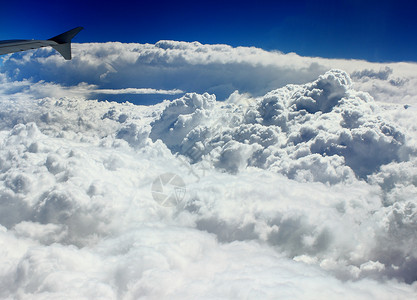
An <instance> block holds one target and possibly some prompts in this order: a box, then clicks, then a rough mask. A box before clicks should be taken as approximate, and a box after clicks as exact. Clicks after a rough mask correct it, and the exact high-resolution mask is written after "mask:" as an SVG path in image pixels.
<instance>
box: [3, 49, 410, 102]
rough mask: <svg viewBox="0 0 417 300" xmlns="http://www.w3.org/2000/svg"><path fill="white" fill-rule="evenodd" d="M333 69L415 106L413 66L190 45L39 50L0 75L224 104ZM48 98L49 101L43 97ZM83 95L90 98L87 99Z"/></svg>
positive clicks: (14, 60)
mask: <svg viewBox="0 0 417 300" xmlns="http://www.w3.org/2000/svg"><path fill="white" fill-rule="evenodd" d="M334 68H338V69H343V70H345V71H347V72H348V73H349V74H350V75H352V79H353V81H354V84H355V87H356V88H357V89H358V90H361V91H367V92H369V93H371V95H372V96H373V97H374V98H375V99H376V100H377V101H384V102H397V103H402V104H409V105H410V104H414V103H415V102H416V101H417V99H416V96H415V95H416V94H417V90H416V88H415V87H416V86H417V84H416V83H417V78H416V77H417V75H416V74H417V65H416V64H413V63H385V64H378V63H369V62H365V61H358V60H349V61H347V60H336V59H323V58H310V57H300V56H298V55H297V54H295V53H288V54H283V53H280V52H268V51H265V50H262V49H258V48H253V47H252V48H249V47H237V48H233V47H231V46H228V45H203V44H200V43H198V42H194V43H185V42H176V41H160V42H158V43H156V44H122V43H105V44H74V58H73V60H72V61H71V62H67V61H64V60H62V59H61V57H60V56H59V54H56V53H55V52H54V50H52V49H40V50H37V51H32V52H25V53H19V54H14V55H11V56H10V55H9V56H7V57H6V58H5V60H4V62H3V66H1V67H0V72H1V73H4V74H6V75H7V79H8V81H24V80H30V82H31V84H33V83H37V82H39V81H46V82H50V83H54V84H58V85H62V86H64V87H68V86H74V85H79V84H81V83H86V84H88V85H95V86H97V88H100V89H122V90H123V89H128V88H136V89H147V88H148V89H155V90H168V91H170V90H181V91H184V92H197V93H200V94H202V93H205V92H208V93H210V94H215V95H216V96H217V99H218V100H225V99H227V98H228V97H229V95H230V94H232V93H233V92H234V91H236V90H238V91H239V92H240V93H249V94H251V95H252V96H254V97H258V96H263V95H264V94H266V93H268V92H270V91H271V90H274V89H277V88H281V87H283V86H285V85H286V84H303V83H307V82H310V81H313V80H315V79H316V78H317V77H318V76H319V75H321V74H323V73H325V72H326V71H328V70H330V69H334ZM85 92H88V91H85ZM125 92H126V90H125ZM168 94H169V93H168ZM49 96H54V95H53V94H52V92H51V94H50V95H49ZM86 96H87V97H88V98H90V99H91V98H92V99H95V97H96V96H94V95H92V96H91V94H88V93H86ZM130 96H131V102H132V101H134V102H136V103H141V102H140V101H141V100H143V102H142V103H149V101H148V100H149V99H148V98H146V99H145V98H143V97H141V96H140V95H130ZM387 97H389V99H387ZM109 98H110V99H111V100H117V97H116V98H112V97H111V96H109ZM100 99H105V96H104V95H103V97H101V98H100ZM119 99H122V100H126V98H125V97H120V98H119ZM156 99H157V101H158V102H159V101H161V99H160V98H156ZM167 99H173V98H170V97H167ZM145 100H147V102H146V101H145ZM154 103H155V102H154Z"/></svg>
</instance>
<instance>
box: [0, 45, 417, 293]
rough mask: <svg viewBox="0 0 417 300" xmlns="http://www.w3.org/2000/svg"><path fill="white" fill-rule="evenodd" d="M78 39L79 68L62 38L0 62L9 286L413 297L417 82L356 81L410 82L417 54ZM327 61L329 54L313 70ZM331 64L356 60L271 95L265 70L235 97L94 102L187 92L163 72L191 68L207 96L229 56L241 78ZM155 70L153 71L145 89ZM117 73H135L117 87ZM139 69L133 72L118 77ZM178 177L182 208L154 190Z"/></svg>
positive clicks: (0, 180)
mask: <svg viewBox="0 0 417 300" xmlns="http://www.w3.org/2000/svg"><path fill="white" fill-rule="evenodd" d="M76 46H77V47H76V51H84V56H82V55H80V56H78V55H79V54H80V53H81V52H78V54H77V53H75V55H74V56H75V57H79V59H87V57H88V58H89V59H90V60H89V61H87V60H86V61H84V63H83V64H81V63H80V61H79V62H78V63H80V64H79V65H77V66H78V67H80V69H79V74H78V75H76V76H79V78H75V77H72V76H75V75H74V74H76V72H75V68H74V66H73V65H71V63H70V64H68V65H66V67H64V62H63V61H61V60H60V59H59V57H58V56H56V57H55V54H52V53H53V52H51V51H49V50H47V49H42V50H39V51H34V52H28V53H26V54H19V55H21V56H20V57H22V58H24V59H27V61H26V64H24V63H22V61H19V60H17V59H16V57H19V56H16V55H14V56H13V55H12V56H9V57H8V58H7V59H6V61H5V63H4V65H3V67H2V72H3V73H1V74H0V90H1V93H0V224H1V226H0V243H1V244H2V245H3V246H2V249H1V251H2V255H1V257H2V258H1V259H0V265H1V268H0V297H2V298H16V297H24V298H41V299H43V298H48V297H55V298H56V297H66V298H75V299H76V298H82V297H87V298H93V297H100V298H103V299H136V298H139V297H145V298H155V299H172V298H174V299H175V298H178V299H194V298H196V297H198V298H202V299H210V298H228V297H229V298H230V297H238V298H266V299H274V298H277V297H279V298H291V299H294V298H295V299H297V298H299V299H322V298H334V299H351V298H353V297H354V298H358V299H369V298H370V297H371V298H378V299H393V298H394V299H395V298H398V299H400V298H401V299H412V298H415V297H416V295H417V286H416V280H417V278H416V275H415V272H414V270H415V266H416V262H417V252H416V250H415V244H416V242H417V236H416V232H417V230H416V229H417V228H416V224H417V220H416V216H417V211H416V208H417V204H416V200H415V199H417V198H416V195H417V180H416V176H417V175H416V174H417V159H416V153H417V152H416V150H417V135H416V132H417V126H416V125H415V122H414V119H415V108H414V107H413V104H412V105H411V106H410V107H408V108H405V107H404V106H403V105H398V104H397V103H396V102H398V101H397V100H398V98H397V97H399V95H406V94H407V93H409V92H410V89H411V86H408V85H407V84H403V85H400V84H398V85H396V86H395V87H394V86H393V87H394V91H398V92H399V93H398V94H395V93H394V94H393V96H392V98H391V96H390V94H389V93H386V92H384V91H383V90H379V91H380V93H381V94H380V95H381V96H384V97H385V98H384V99H385V102H381V101H376V100H375V99H374V98H373V97H372V96H371V95H370V94H368V93H367V92H364V91H363V90H358V86H363V87H365V86H366V85H365V83H370V82H371V83H372V82H374V83H375V82H379V83H380V84H381V86H382V84H383V83H384V82H388V81H390V80H394V79H395V78H396V77H398V78H399V77H400V76H404V78H406V79H407V80H409V82H412V81H413V80H414V79H413V78H414V77H413V76H414V75H413V65H412V64H406V65H401V66H400V65H396V64H393V65H390V66H389V68H390V69H385V68H380V67H381V65H378V64H368V63H364V64H363V65H362V62H355V61H353V62H350V61H330V60H324V59H318V58H317V59H316V58H300V57H298V56H297V55H295V54H282V53H273V52H266V51H263V50H260V49H255V48H232V47H229V46H226V45H209V46H208V45H201V44H199V43H181V42H160V43H158V44H156V45H138V44H128V45H124V44H118V43H109V44H104V45H100V44H90V45H76ZM26 55H27V56H26ZM82 57H84V58H82ZM29 58H30V60H29ZM278 58H279V59H278ZM138 61H139V63H138ZM146 61H147V62H148V66H147V67H146V68H143V69H141V70H140V71H139V70H137V67H138V66H146V63H145V62H146ZM312 61H316V62H317V61H320V62H321V65H318V66H317V65H315V66H313V67H311V68H310V67H307V69H302V68H305V67H306V64H305V62H312ZM73 62H75V63H77V60H76V59H75V60H74V61H73ZM326 63H328V64H329V65H330V64H336V63H339V64H345V65H346V66H347V67H348V70H347V72H345V71H341V70H337V69H332V70H330V71H327V72H325V71H323V72H322V73H321V74H319V75H317V76H316V77H315V78H314V79H313V80H310V81H309V82H305V83H302V84H295V83H296V82H292V83H291V84H289V85H286V86H283V87H280V88H278V89H271V90H268V91H267V92H265V93H264V94H261V91H262V90H263V89H267V88H268V87H265V86H261V85H258V84H260V82H261V81H259V82H256V84H255V85H254V86H253V87H250V86H249V87H248V88H247V89H245V88H243V89H240V88H237V89H233V90H232V88H234V84H232V85H231V86H230V88H231V89H230V90H232V92H231V95H230V97H229V95H227V97H228V99H227V101H219V100H218V97H216V95H213V94H210V93H201V94H199V93H187V94H185V95H181V94H178V96H177V97H178V99H175V100H173V101H162V102H159V103H157V104H155V105H150V106H138V105H133V104H132V103H115V102H106V101H96V100H87V99H86V98H88V97H90V96H91V97H94V95H96V94H94V93H95V92H96V91H100V90H101V91H100V92H103V91H102V90H108V91H105V92H109V93H113V92H114V93H116V94H117V96H119V93H125V92H129V93H132V92H138V93H141V92H152V93H158V92H163V93H167V94H169V93H173V94H174V93H176V92H180V91H178V90H180V89H181V90H182V91H189V90H188V89H185V88H183V87H184V86H180V85H178V86H177V84H173V85H172V86H168V85H165V84H161V85H157V84H156V83H157V80H155V78H157V77H158V76H161V74H164V72H163V71H166V73H167V76H168V77H169V76H173V77H175V76H178V78H177V80H178V81H177V82H182V81H181V80H183V79H185V78H186V76H179V75H181V74H182V73H181V71H180V70H181V68H183V70H184V72H185V73H187V72H188V71H189V70H194V71H195V72H194V71H193V72H194V73H193V72H190V73H189V74H192V75H193V76H191V75H190V76H191V77H194V76H196V74H203V75H204V76H208V77H204V76H203V77H200V79H199V80H200V83H201V86H198V85H196V89H198V88H201V89H203V90H205V89H206V87H210V86H211V84H212V83H210V81H209V80H208V81H207V82H206V81H205V79H210V78H212V80H217V79H216V78H215V75H214V74H219V73H221V72H219V70H222V69H221V66H223V70H226V69H228V67H231V66H234V69H233V68H232V69H233V70H234V71H236V72H238V70H240V71H242V70H244V69H245V68H247V70H251V71H254V73H253V74H251V75H250V74H249V73H250V72H248V73H247V74H246V75H244V76H243V75H242V77H240V78H235V80H236V82H240V83H239V84H241V86H244V82H245V80H246V79H249V78H252V77H251V76H257V75H258V74H261V73H263V72H265V74H264V75H263V76H264V77H263V78H269V76H270V75H271V74H275V73H274V72H269V71H268V70H275V71H277V70H284V69H285V68H287V69H288V74H287V73H285V72H283V73H281V75H280V76H283V77H282V79H279V80H281V81H280V82H281V83H283V82H285V81H291V80H292V79H291V78H292V77H291V76H296V75H289V74H290V73H291V72H290V71H289V70H290V69H291V68H293V69H292V70H293V71H294V74H301V73H302V72H304V71H301V70H306V71H305V72H306V73H304V74H305V75H306V77H305V78H307V77H309V76H312V74H313V73H314V72H315V71H312V70H313V69H314V68H316V67H317V68H318V69H321V68H322V66H324V65H325V64H326ZM36 64H38V67H39V70H40V71H39V72H40V73H39V74H41V75H37V74H36V72H34V69H32V68H33V67H34V66H35V65H36ZM54 64H55V66H54V67H53V68H52V66H53V65H54ZM110 64H111V65H110ZM302 65H304V66H302ZM307 65H308V64H307ZM121 66H124V68H122V67H121ZM126 66H129V67H126ZM151 66H152V67H151ZM193 66H194V67H195V69H193V68H192V67H193ZM48 67H51V69H50V72H51V74H49V75H48V74H47V73H48V72H49V71H48V72H46V69H47V68H48ZM55 67H56V68H57V69H56V70H55V69H54V68H55ZM205 67H206V69H207V73H204V72H203V71H204V70H205ZM64 68H65V70H66V72H68V73H65V72H61V73H60V72H58V71H57V70H61V71H62V70H64ZM72 68H74V69H72ZM83 68H84V69H83ZM219 68H220V69H219ZM349 68H351V69H349ZM151 69H154V71H155V73H154V76H155V77H154V79H152V80H151V81H149V82H148V84H140V86H135V84H133V82H134V76H135V75H136V74H139V73H140V72H148V71H149V72H150V70H151ZM171 69H172V70H171ZM13 70H19V72H17V71H13ZM97 70H102V71H103V73H100V72H96V71H97ZM170 70H171V71H172V74H170ZM197 70H198V72H197ZM355 70H356V71H357V73H355V76H353V78H351V77H350V75H349V73H353V72H355ZM364 70H365V71H364ZM391 70H392V71H391ZM401 70H404V72H403V73H401ZM255 71H256V72H255ZM31 72H33V73H31ZM42 72H45V73H42ZM84 72H85V73H84ZM89 72H90V73H89ZM106 72H107V73H106ZM257 72H258V73H257ZM297 72H299V73H297ZM19 74H20V75H19ZM28 74H33V76H28ZM87 74H89V75H88V76H87ZM103 74H104V75H103ZM128 74H130V75H131V76H132V77H129V76H128ZM52 75H53V76H55V77H53V76H52ZM101 75H103V76H101ZM157 75H158V76H157ZM174 75H175V76H174ZM267 75H268V76H267ZM13 76H15V77H13ZM19 76H20V77H19ZM36 76H39V77H38V78H36ZM42 76H46V77H48V76H51V77H50V78H51V80H50V81H49V80H46V79H45V81H41V80H40V79H41V77H42ZM66 76H67V78H66ZM83 76H85V78H89V76H92V77H91V80H90V81H88V80H82V79H80V78H81V77H83ZM111 76H114V77H113V78H114V79H115V80H116V81H117V80H120V81H119V82H116V83H111V84H110V82H109V83H105V79H106V78H109V77H111ZM141 76H142V78H145V77H146V76H145V75H141ZM274 76H278V75H274ZM128 77H129V78H130V79H129V80H131V82H132V84H130V83H129V84H120V82H122V79H123V78H128ZM191 77H190V78H191ZM52 78H54V79H52ZM220 78H221V79H222V80H225V81H224V84H225V85H224V86H228V85H229V84H230V82H232V80H230V78H232V75H228V74H226V75H224V76H223V77H220ZM71 80H73V82H71ZM195 80H197V79H195ZM270 80H273V79H270ZM297 80H300V78H298V79H297ZM303 80H304V79H303ZM305 80H307V79H305ZM162 81H163V80H162ZM307 81H308V80H307ZM167 82H168V79H167ZM212 82H214V81H212ZM269 82H271V81H269ZM276 82H278V81H276ZM407 82H408V81H407ZM112 84H114V86H111V85H112ZM183 84H185V85H187V84H189V87H192V86H193V83H189V82H186V83H183ZM144 86H145V87H149V89H150V90H148V88H145V90H144V88H143V87H144ZM267 86H269V83H267ZM130 89H133V90H130ZM250 89H253V90H250ZM254 91H256V92H254ZM48 93H49V94H48ZM167 94H164V95H167ZM224 94H225V95H226V94H227V93H224ZM86 95H90V96H88V97H87V96H86ZM174 96H175V95H174ZM387 101H390V102H391V103H390V102H387ZM168 172H169V173H174V174H177V175H178V176H180V177H181V178H182V179H183V181H184V183H185V191H186V192H185V197H184V199H183V200H181V201H180V203H179V205H178V206H177V207H175V208H170V207H164V206H160V205H158V203H157V202H156V201H155V200H154V199H153V196H152V190H151V188H152V183H153V182H154V180H155V179H156V178H158V177H159V176H160V175H161V174H164V173H168ZM172 190H173V193H174V194H175V187H174V188H173V189H172ZM161 287H163V288H161Z"/></svg>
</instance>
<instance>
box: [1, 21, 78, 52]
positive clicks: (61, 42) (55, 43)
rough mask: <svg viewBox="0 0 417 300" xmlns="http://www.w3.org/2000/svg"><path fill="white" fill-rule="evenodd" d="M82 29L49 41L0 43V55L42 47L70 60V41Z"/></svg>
mask: <svg viewBox="0 0 417 300" xmlns="http://www.w3.org/2000/svg"><path fill="white" fill-rule="evenodd" d="M82 29H83V27H76V28H74V29H71V30H69V31H67V32H64V33H62V34H60V35H57V36H55V37H53V38H51V39H49V40H7V41H0V55H2V54H7V53H14V52H20V51H26V50H31V49H37V48H42V47H49V46H50V47H52V48H54V49H55V50H56V51H58V52H59V53H60V54H61V55H62V56H63V57H64V58H65V59H66V60H70V59H71V40H72V39H73V38H74V37H75V36H76V35H77V34H78V33H79V32H80V31H81V30H82Z"/></svg>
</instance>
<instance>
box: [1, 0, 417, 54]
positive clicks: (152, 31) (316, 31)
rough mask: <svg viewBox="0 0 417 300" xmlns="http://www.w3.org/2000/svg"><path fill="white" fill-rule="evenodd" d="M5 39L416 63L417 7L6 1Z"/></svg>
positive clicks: (352, 2)
mask: <svg viewBox="0 0 417 300" xmlns="http://www.w3.org/2000/svg"><path fill="white" fill-rule="evenodd" d="M1 6H2V9H1V11H0V26H1V28H2V30H1V31H0V39H1V40H4V39H19V38H21V39H31V38H34V39H47V38H50V37H52V36H55V35H57V34H59V33H61V32H63V31H66V30H69V29H71V28H73V27H76V26H83V27H85V30H84V31H83V32H82V33H80V34H79V36H77V37H76V39H75V41H76V42H81V43H84V42H108V41H119V42H135V43H155V42H157V41H159V40H176V41H187V42H193V41H199V42H201V43H204V44H219V43H220V44H228V45H232V46H255V47H258V48H262V49H265V50H278V51H282V52H284V53H288V52H295V53H297V54H300V55H303V56H318V57H327V58H347V59H350V58H355V59H365V60H368V61H374V62H388V61H396V62H398V61H417V40H416V39H415V32H416V30H417V19H416V18H415V15H414V12H415V11H416V8H417V3H416V2H415V1H412V0H399V1H390V0H382V1H374V0H368V1H359V0H342V1H324V0H318V1H265V0H260V1H256V2H249V1H217V0H215V1H126V0H121V1H117V2H114V1H112V2H103V1H80V0H75V1H71V2H68V3H65V5H63V2H61V1H25V0H24V1H19V2H16V1H7V2H5V1H2V5H1Z"/></svg>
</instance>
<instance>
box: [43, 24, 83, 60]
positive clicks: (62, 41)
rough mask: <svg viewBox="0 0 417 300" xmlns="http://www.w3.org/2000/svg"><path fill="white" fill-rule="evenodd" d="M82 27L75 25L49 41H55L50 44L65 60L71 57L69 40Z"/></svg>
mask: <svg viewBox="0 0 417 300" xmlns="http://www.w3.org/2000/svg"><path fill="white" fill-rule="evenodd" d="M82 29H83V27H76V28H74V29H71V30H69V31H67V32H64V33H62V34H60V35H57V36H55V37H53V38H51V39H49V41H53V42H56V43H57V44H56V45H51V46H52V47H53V48H54V49H55V50H56V51H58V52H59V53H60V54H61V55H62V56H63V57H64V58H65V59H66V60H70V59H71V40H72V39H73V38H74V37H75V36H76V35H77V34H78V33H79V32H80V31H81V30H82Z"/></svg>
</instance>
